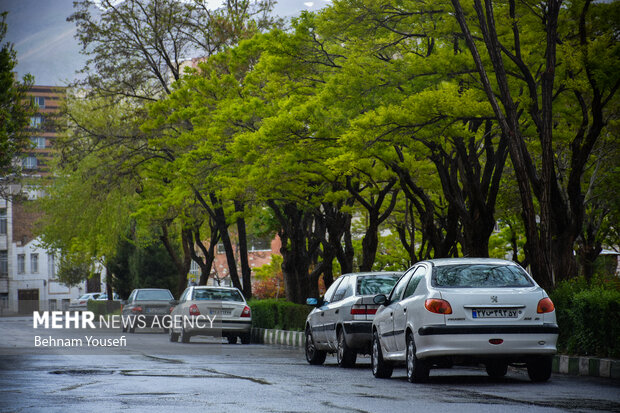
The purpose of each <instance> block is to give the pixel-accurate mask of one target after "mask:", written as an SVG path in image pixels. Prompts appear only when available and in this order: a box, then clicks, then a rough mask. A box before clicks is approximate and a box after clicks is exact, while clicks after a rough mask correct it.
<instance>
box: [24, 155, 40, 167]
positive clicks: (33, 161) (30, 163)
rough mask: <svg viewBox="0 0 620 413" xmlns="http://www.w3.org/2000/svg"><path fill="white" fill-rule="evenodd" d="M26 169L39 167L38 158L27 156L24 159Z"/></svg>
mask: <svg viewBox="0 0 620 413" xmlns="http://www.w3.org/2000/svg"><path fill="white" fill-rule="evenodd" d="M23 166H24V169H37V158H35V157H34V156H27V157H25V158H24V161H23Z"/></svg>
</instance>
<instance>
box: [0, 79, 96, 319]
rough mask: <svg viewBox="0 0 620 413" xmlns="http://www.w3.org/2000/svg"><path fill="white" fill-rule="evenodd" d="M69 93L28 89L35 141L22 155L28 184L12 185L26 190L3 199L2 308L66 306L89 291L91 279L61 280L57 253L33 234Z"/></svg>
mask: <svg viewBox="0 0 620 413" xmlns="http://www.w3.org/2000/svg"><path fill="white" fill-rule="evenodd" d="M64 94H65V88H59V87H50V86H33V87H32V88H31V89H30V91H29V93H28V95H29V97H30V98H31V99H33V101H34V103H36V105H37V107H38V110H37V113H36V114H35V115H34V116H32V117H31V119H30V125H29V129H28V131H29V133H30V139H31V140H32V143H33V147H32V149H30V150H29V151H27V152H26V153H25V154H23V155H24V156H23V157H22V167H23V175H24V178H25V179H24V184H23V185H22V186H21V187H17V186H14V187H12V188H8V192H9V193H10V192H11V191H12V192H13V194H16V193H20V194H22V195H23V196H20V197H14V198H11V199H0V314H7V313H8V314H15V313H23V314H28V313H31V312H32V311H33V310H48V309H49V310H56V309H59V310H60V309H66V308H67V307H68V305H69V300H70V299H71V298H77V297H78V296H79V295H80V294H81V293H84V292H87V291H86V283H82V284H80V285H79V286H77V287H72V288H69V287H67V286H65V285H64V284H61V283H60V282H59V281H58V279H57V276H56V271H57V267H58V257H57V256H56V254H55V253H54V252H50V251H47V250H45V249H43V248H41V247H40V246H39V242H38V239H37V238H35V237H34V235H33V225H34V223H35V222H36V220H37V219H38V218H39V217H40V213H38V212H37V211H35V210H33V208H31V204H32V200H34V199H36V198H37V197H39V196H42V195H43V192H42V191H41V190H40V189H37V185H38V184H39V183H41V181H40V179H45V178H48V177H50V176H51V173H50V169H49V162H50V160H51V158H52V155H53V147H54V141H55V139H56V136H57V131H56V127H55V117H56V116H57V114H58V113H59V110H60V105H61V102H62V99H63V97H64ZM97 288H98V289H99V288H100V287H99V286H98V287H97Z"/></svg>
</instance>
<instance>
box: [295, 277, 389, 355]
mask: <svg viewBox="0 0 620 413" xmlns="http://www.w3.org/2000/svg"><path fill="white" fill-rule="evenodd" d="M398 277H400V273H392V272H368V273H354V274H345V275H342V276H341V277H338V278H337V279H336V281H334V283H333V284H332V285H331V286H330V287H329V288H328V289H327V291H326V292H325V295H324V297H323V299H321V300H319V299H316V298H308V299H307V300H306V302H307V304H308V305H313V306H315V307H316V308H315V309H313V310H312V311H311V312H310V314H309V315H308V318H307V320H306V329H305V331H306V348H305V349H306V360H308V363H310V364H322V363H323V362H324V361H325V357H326V355H327V353H336V358H337V361H338V365H339V366H341V367H350V366H353V365H354V364H355V361H356V359H357V355H358V353H363V354H368V353H369V352H370V342H371V338H372V333H371V327H372V319H373V317H374V314H375V312H376V311H377V308H378V307H379V306H378V305H376V304H375V303H374V302H373V298H374V296H375V295H376V294H380V293H388V292H389V291H390V290H391V289H392V287H393V286H394V284H395V283H396V281H397V280H398Z"/></svg>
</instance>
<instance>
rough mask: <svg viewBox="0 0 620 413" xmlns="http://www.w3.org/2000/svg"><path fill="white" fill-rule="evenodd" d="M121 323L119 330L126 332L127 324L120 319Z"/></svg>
mask: <svg viewBox="0 0 620 413" xmlns="http://www.w3.org/2000/svg"><path fill="white" fill-rule="evenodd" d="M121 323H122V326H121V331H122V332H123V333H126V332H127V326H126V325H125V324H124V323H123V320H121Z"/></svg>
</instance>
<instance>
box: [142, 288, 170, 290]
mask: <svg viewBox="0 0 620 413" xmlns="http://www.w3.org/2000/svg"><path fill="white" fill-rule="evenodd" d="M134 291H170V290H169V289H167V288H136V289H135V290H134Z"/></svg>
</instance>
